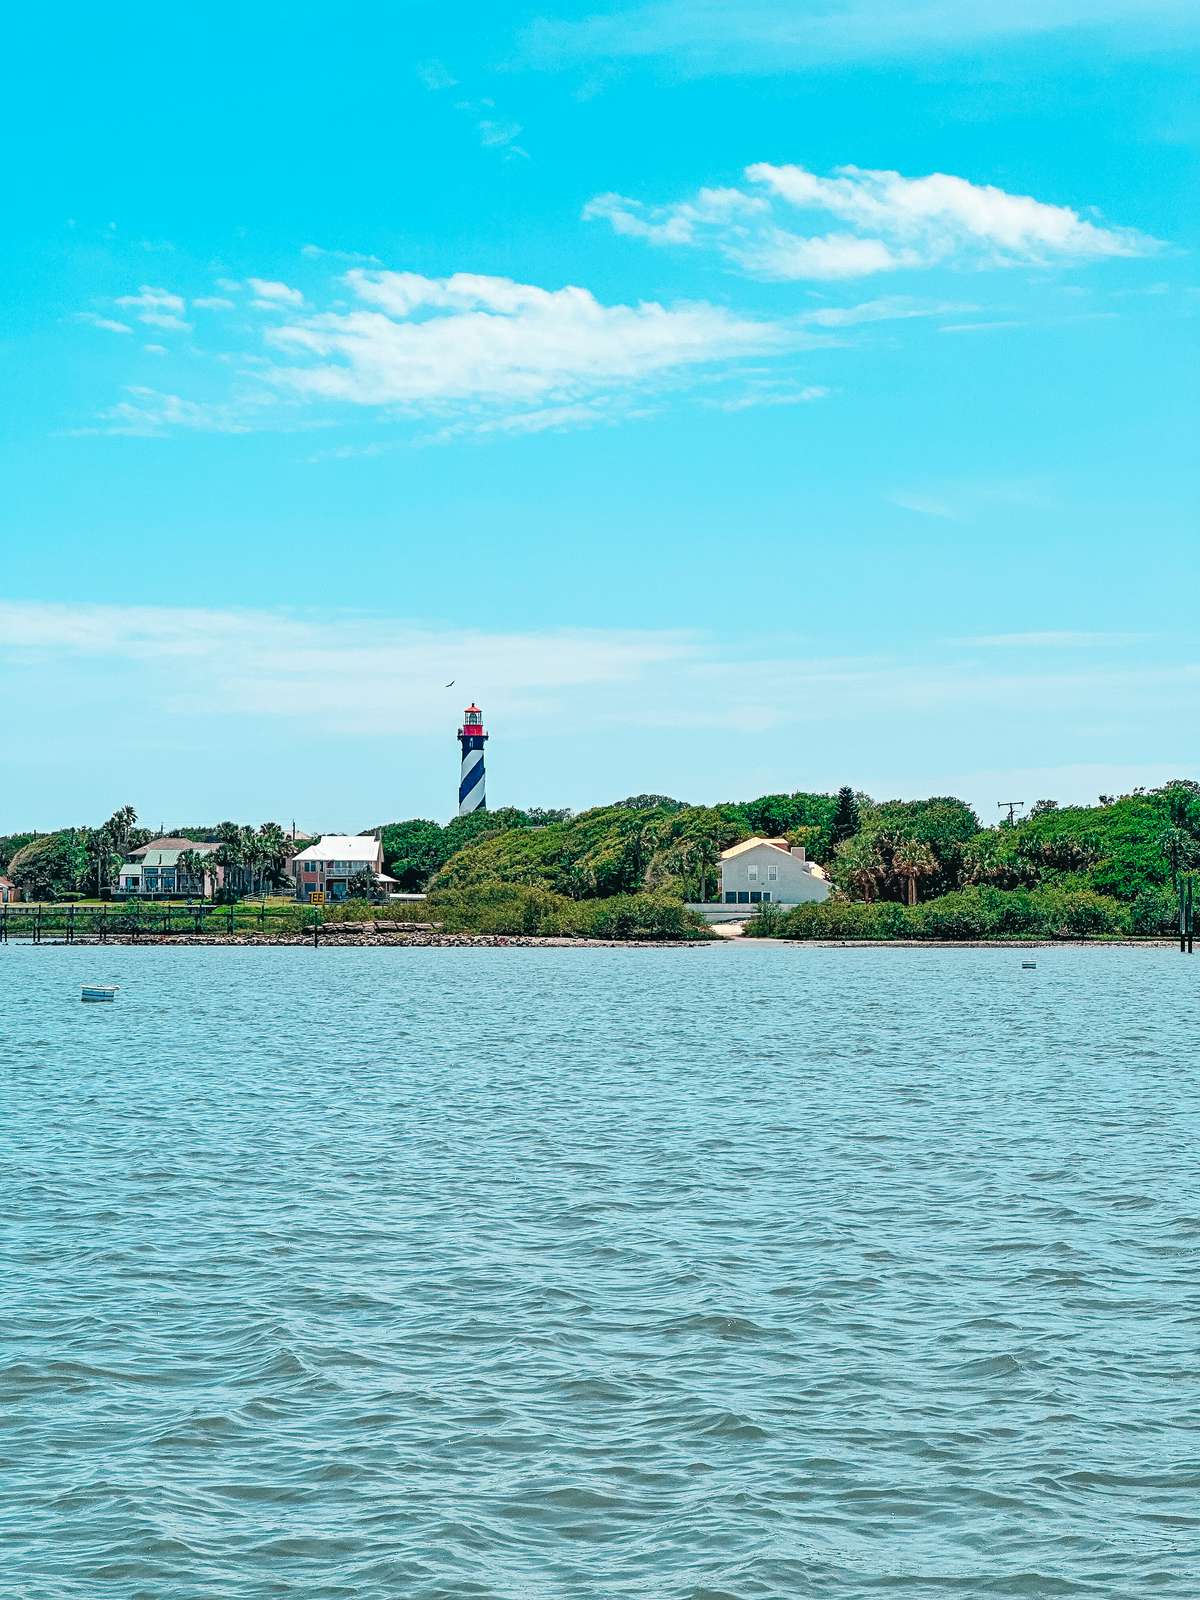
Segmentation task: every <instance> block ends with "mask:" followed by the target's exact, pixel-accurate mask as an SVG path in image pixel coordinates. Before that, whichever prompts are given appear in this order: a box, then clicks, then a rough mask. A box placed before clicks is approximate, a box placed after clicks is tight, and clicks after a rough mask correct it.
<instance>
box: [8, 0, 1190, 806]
mask: <svg viewBox="0 0 1200 1600" xmlns="http://www.w3.org/2000/svg"><path fill="white" fill-rule="evenodd" d="M6 26H7V30H8V38H7V49H6V64H5V68H4V74H5V82H4V85H3V94H2V95H0V121H2V122H3V124H4V128H3V132H4V137H5V145H6V150H7V156H8V160H7V163H6V165H7V168H8V184H7V189H8V198H7V205H6V207H5V209H4V213H3V220H2V222H0V226H2V227H3V228H4V230H5V231H6V233H7V239H6V240H5V248H4V249H3V251H0V339H2V340H3V346H4V349H3V361H2V363H0V473H2V477H3V485H4V492H3V497H2V500H0V519H2V520H0V546H2V548H0V695H2V702H0V703H2V704H3V707H4V737H3V743H2V745H0V749H2V750H3V755H2V756H0V768H2V770H3V774H4V782H3V783H2V784H0V832H7V831H14V830H17V829H23V828H34V827H37V828H49V827H57V826H64V825H68V824H74V823H80V822H85V821H87V822H95V821H98V820H100V819H102V818H103V817H104V816H107V815H108V814H109V813H110V812H111V811H112V810H113V809H115V808H116V807H117V806H119V805H123V804H127V803H128V804H132V805H134V806H135V807H136V809H137V810H138V812H139V814H140V816H141V818H142V820H143V821H145V822H146V823H148V824H149V825H151V826H157V825H158V824H159V823H160V822H161V823H165V824H166V825H167V826H171V825H185V824H193V823H201V822H212V821H216V820H218V819H221V818H225V817H234V818H238V819H240V820H245V821H263V820H267V819H273V820H278V821H282V822H284V823H291V821H293V820H295V821H296V822H297V823H298V825H299V826H301V827H304V828H309V829H316V828H321V829H325V830H328V831H334V830H349V831H357V830H359V829H364V828H368V827H371V826H373V825H374V824H376V823H379V822H382V821H385V820H390V819H395V818H402V817H406V816H430V817H433V818H436V819H438V820H445V819H446V818H447V817H448V816H449V815H451V814H452V812H453V810H454V807H455V801H456V789H457V776H458V747H457V743H456V740H455V733H456V730H457V727H458V725H459V722H460V721H461V711H462V708H463V707H464V706H465V705H466V704H467V703H468V702H470V701H471V700H474V701H477V702H478V703H479V704H480V705H481V706H482V707H483V708H484V712H485V718H486V721H487V725H488V728H489V731H490V733H491V739H490V742H489V745H488V753H487V762H488V798H489V802H490V803H491V804H492V805H493V806H497V805H502V804H515V805H543V806H571V807H574V808H576V809H582V808H584V807H586V806H589V805H594V804H599V803H603V802H605V801H609V800H613V799H617V798H619V797H621V796H623V795H627V794H631V793H640V792H658V793H668V794H672V795H676V796H678V797H680V798H682V799H688V800H693V801H696V802H708V801H716V800H721V799H731V798H742V797H749V796H752V795H755V794H759V793H764V792H771V791H777V790H794V789H831V788H836V787H837V786H839V785H841V784H844V783H849V784H852V785H853V786H854V787H855V788H858V789H864V790H866V791H867V792H869V793H871V794H874V795H876V796H877V797H879V798H888V797H893V796H904V797H910V796H917V795H928V794H938V793H953V794H958V795H961V796H962V797H964V798H965V799H967V800H969V801H970V802H971V803H972V804H973V805H975V806H976V808H977V809H978V811H979V813H980V816H981V817H982V818H983V820H984V821H985V822H989V823H990V822H992V821H994V820H995V819H996V817H997V815H998V814H999V813H998V812H997V802H999V801H1002V800H1003V801H1008V800H1010V799H1014V798H1019V799H1022V800H1024V802H1025V803H1026V804H1030V803H1032V802H1033V801H1035V800H1037V799H1042V798H1053V799H1057V800H1059V801H1060V802H1062V803H1066V802H1070V801H1082V802H1094V801H1095V799H1096V797H1097V796H1098V795H1099V794H1101V793H1106V792H1107V793H1119V792H1122V791H1125V790H1128V789H1130V788H1132V787H1135V786H1137V785H1141V784H1146V785H1152V784H1156V783H1160V782H1163V781H1165V780H1166V779H1168V778H1170V777H1173V776H1178V775H1191V776H1200V749H1198V740H1197V732H1196V718H1195V715H1194V705H1195V700H1196V695H1197V691H1198V689H1200V651H1198V650H1197V648H1196V645H1195V635H1196V628H1195V617H1196V611H1195V594H1196V580H1197V577H1198V576H1200V574H1198V571H1197V557H1196V533H1197V507H1198V499H1200V497H1198V493H1197V488H1198V485H1197V450H1196V439H1197V420H1198V418H1197V412H1198V410H1200V405H1198V400H1200V395H1198V391H1197V372H1198V371H1200V367H1198V364H1197V354H1198V351H1197V337H1196V335H1197V312H1198V310H1200V294H1198V290H1200V274H1198V272H1197V254H1196V251H1197V244H1198V242H1200V239H1198V223H1197V217H1198V215H1200V208H1198V207H1197V205H1196V199H1197V179H1198V175H1200V172H1198V168H1200V163H1198V160H1197V156H1198V152H1200V101H1198V100H1197V97H1196V94H1195V87H1194V85H1195V73H1196V68H1197V64H1198V63H1197V56H1198V54H1200V6H1198V5H1197V4H1196V3H1194V0H1188V3H1184V0H995V3H993V4H991V5H988V6H980V5H978V4H974V3H971V4H962V3H951V0H791V3H788V0H648V3H637V0H631V3H628V4H625V5H622V4H619V3H617V4H608V5H605V4H601V3H600V0H597V3H596V4H595V5H572V4H569V3H568V0H562V3H561V4H556V3H555V0H537V3H534V4H530V5H521V6H515V5H510V4H506V3H503V0H493V3H492V4H490V5H486V6H485V5H466V6H460V7H459V8H457V9H451V8H448V7H446V6H445V5H434V4H428V3H424V0H392V3H389V4H380V3H372V0H364V3H363V4H360V5H357V6H355V7H346V8H342V9H341V11H337V10H336V9H334V8H330V7H329V6H327V5H317V4H312V3H306V0H298V3H293V4H289V5H288V6H286V7H285V6H282V5H274V4H273V5H266V4H254V3H253V0H249V3H244V4H240V5H238V6H232V5H226V4H221V3H219V0H218V3H214V4H212V5H210V6H207V7H205V8H203V12H202V13H201V12H197V11H195V10H194V9H192V8H184V7H174V8H171V7H167V8H163V7H161V6H155V7H154V8H153V9H151V8H150V7H148V6H144V5H142V6H139V5H133V6H130V7H125V8H120V9H119V12H118V13H116V14H114V13H112V12H100V11H98V10H97V9H96V8H95V7H92V6H83V5H82V4H75V5H66V6H60V7H58V8H54V9H50V8H32V7H30V8H25V14H24V15H15V14H14V15H13V16H12V17H10V18H9V20H8V23H7V24H6ZM447 685H450V686H449V687H447Z"/></svg>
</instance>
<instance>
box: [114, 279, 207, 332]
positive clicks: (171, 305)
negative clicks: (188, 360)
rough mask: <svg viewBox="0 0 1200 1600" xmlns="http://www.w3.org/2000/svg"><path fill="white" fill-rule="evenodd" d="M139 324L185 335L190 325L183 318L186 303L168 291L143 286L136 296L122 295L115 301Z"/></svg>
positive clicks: (180, 297) (146, 285) (180, 296)
mask: <svg viewBox="0 0 1200 1600" xmlns="http://www.w3.org/2000/svg"><path fill="white" fill-rule="evenodd" d="M116 304H117V305H119V306H121V307H123V308H124V309H125V310H126V311H128V312H129V313H130V314H131V315H132V316H135V317H136V318H137V319H138V321H139V322H144V323H146V324H147V325H148V326H149V327H151V328H168V329H172V330H174V331H177V332H184V333H186V332H187V331H188V329H189V328H190V326H191V324H190V323H189V322H187V320H186V319H185V317H184V312H185V311H186V310H187V302H186V301H185V300H184V298H183V296H182V295H179V294H174V293H172V291H171V290H170V289H155V288H153V287H152V286H151V285H149V284H143V285H142V286H141V288H140V289H139V290H138V292H137V293H136V294H124V295H121V296H120V298H119V299H118V300H117V301H116Z"/></svg>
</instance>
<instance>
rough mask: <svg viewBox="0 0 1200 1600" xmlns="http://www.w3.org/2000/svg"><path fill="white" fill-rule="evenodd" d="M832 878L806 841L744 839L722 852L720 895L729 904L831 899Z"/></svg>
mask: <svg viewBox="0 0 1200 1600" xmlns="http://www.w3.org/2000/svg"><path fill="white" fill-rule="evenodd" d="M828 898H829V879H828V878H827V877H826V876H825V871H824V869H823V868H822V867H819V866H818V865H817V864H816V862H815V861H809V860H808V858H807V856H806V855H805V853H804V846H803V845H789V844H788V841H787V840H786V839H758V838H755V839H743V841H742V843H741V844H735V845H734V846H733V847H732V849H729V850H722V852H721V889H720V899H721V901H722V902H723V904H725V905H727V906H756V905H761V904H762V903H763V902H764V901H770V902H771V903H772V904H775V905H781V906H796V905H800V904H801V903H802V902H803V901H805V900H827V899H828Z"/></svg>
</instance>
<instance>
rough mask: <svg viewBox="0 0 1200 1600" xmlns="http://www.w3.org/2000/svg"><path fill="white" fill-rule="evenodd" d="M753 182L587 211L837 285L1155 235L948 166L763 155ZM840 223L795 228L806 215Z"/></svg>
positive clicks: (1142, 249) (617, 224)
mask: <svg viewBox="0 0 1200 1600" xmlns="http://www.w3.org/2000/svg"><path fill="white" fill-rule="evenodd" d="M745 176H746V180H747V182H748V183H749V184H750V185H751V186H752V187H751V188H750V189H745V190H744V189H737V188H724V189H701V190H700V191H699V192H698V194H697V195H696V196H695V197H694V198H692V199H690V200H682V201H676V202H673V203H670V204H667V205H659V206H647V205H644V204H643V203H642V202H640V201H637V200H631V199H628V198H627V197H625V196H623V195H618V194H611V193H610V194H602V195H597V196H596V197H595V199H593V200H590V201H589V202H588V204H587V205H586V206H585V207H584V209H583V216H584V218H585V219H593V220H594V219H600V220H602V221H606V222H608V223H609V224H610V226H611V227H612V228H613V229H614V231H615V232H617V233H619V234H624V235H626V236H629V237H633V238H640V239H644V240H646V241H647V242H648V243H650V244H655V245H707V246H709V247H712V248H715V249H717V250H718V251H720V253H721V254H723V255H724V256H725V257H726V259H727V260H729V261H731V262H733V263H734V264H736V265H737V266H739V267H741V268H742V269H743V270H745V271H747V272H750V273H752V274H753V275H755V276H757V277H762V278H775V279H813V280H836V279H839V278H859V277H866V276H869V275H871V274H874V273H879V272H897V271H900V270H902V269H905V268H917V267H929V266H936V265H951V266H960V267H963V266H968V267H978V266H989V267H1012V266H1031V265H1032V266H1037V265H1048V264H1053V263H1061V262H1086V261H1093V260H1098V259H1102V258H1105V257H1113V256H1139V255H1146V254H1149V253H1150V252H1151V251H1152V250H1154V249H1155V248H1156V247H1157V246H1156V242H1155V241H1154V240H1151V239H1148V238H1146V237H1145V236H1144V235H1141V234H1138V233H1136V232H1134V231H1132V230H1130V229H1118V228H1109V227H1102V226H1101V225H1100V224H1099V223H1097V222H1091V221H1089V220H1087V219H1086V218H1085V217H1082V216H1080V214H1079V213H1078V212H1077V211H1074V210H1072V209H1071V208H1070V207H1069V206H1062V205H1052V204H1048V203H1046V202H1045V201H1041V200H1035V199H1034V198H1033V197H1032V196H1030V195H1019V194H1010V193H1008V192H1007V191H1006V190H1004V189H1000V188H997V187H996V186H995V185H993V184H977V183H972V182H970V181H969V180H968V179H966V178H960V177H955V176H954V175H952V174H949V173H944V172H935V173H931V174H929V175H928V176H926V177H922V178H906V177H904V176H903V175H902V174H901V173H899V172H891V171H883V170H873V169H867V168H861V167H854V166H845V167H838V168H836V169H835V172H834V174H833V175H832V176H831V177H819V176H818V175H817V174H816V173H813V172H810V171H808V170H807V169H806V168H804V167H801V166H796V165H784V166H774V165H771V164H770V163H768V162H755V163H754V164H752V165H751V166H749V167H747V168H746V173H745ZM806 213H807V214H810V215H812V216H813V217H815V218H818V219H820V220H821V221H822V222H825V223H826V224H828V223H829V222H832V223H834V224H836V226H834V227H833V228H829V227H828V226H826V227H825V228H823V229H822V230H821V231H819V232H814V233H804V232H799V231H797V226H796V224H797V222H798V220H799V218H800V217H801V216H803V215H804V214H806Z"/></svg>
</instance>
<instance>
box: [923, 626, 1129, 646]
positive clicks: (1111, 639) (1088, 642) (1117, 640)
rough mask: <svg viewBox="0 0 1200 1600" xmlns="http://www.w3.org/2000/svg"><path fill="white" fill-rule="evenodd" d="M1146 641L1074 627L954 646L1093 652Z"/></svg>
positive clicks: (963, 641)
mask: <svg viewBox="0 0 1200 1600" xmlns="http://www.w3.org/2000/svg"><path fill="white" fill-rule="evenodd" d="M1145 638H1146V635H1145V634H1144V633H1089V632H1087V631H1081V630H1079V629H1071V628H1044V629H1042V630H1041V631H1035V632H1032V633H985V634H979V635H977V636H976V637H974V638H965V639H956V640H955V641H954V643H955V644H967V645H980V646H982V647H984V648H985V649H989V650H1082V649H1088V650H1091V649H1103V648H1106V647H1108V646H1111V645H1127V644H1138V643H1141V642H1142V641H1143V640H1144V639H1145Z"/></svg>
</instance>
